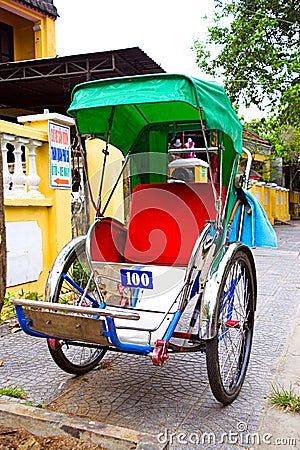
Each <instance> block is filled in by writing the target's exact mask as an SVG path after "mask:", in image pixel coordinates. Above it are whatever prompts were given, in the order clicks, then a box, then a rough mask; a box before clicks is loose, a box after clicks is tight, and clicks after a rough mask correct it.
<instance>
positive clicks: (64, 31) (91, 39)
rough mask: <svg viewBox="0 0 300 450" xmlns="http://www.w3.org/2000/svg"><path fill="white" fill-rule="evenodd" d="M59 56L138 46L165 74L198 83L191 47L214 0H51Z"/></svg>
mask: <svg viewBox="0 0 300 450" xmlns="http://www.w3.org/2000/svg"><path fill="white" fill-rule="evenodd" d="M54 4H55V6H56V7H57V10H58V13H59V16H60V17H59V18H58V19H57V20H56V49H57V54H58V55H59V56H65V55H72V54H79V53H89V52H101V51H106V50H117V49H122V48H128V47H140V48H141V49H142V50H143V51H144V52H145V53H147V55H148V56H149V57H150V58H152V59H153V60H154V61H155V62H156V63H158V64H159V65H161V67H162V68H163V69H164V70H166V72H173V73H184V74H187V75H192V76H198V77H200V78H203V75H204V74H203V73H201V71H200V69H199V68H198V67H197V65H196V63H195V54H194V52H193V51H192V50H190V47H191V46H192V45H193V40H194V39H196V38H198V37H200V36H202V37H203V36H205V27H206V24H205V21H204V20H203V19H202V17H203V16H204V15H205V14H211V12H212V9H213V7H212V5H213V0H204V1H203V0H202V1H201V0H182V1H178V0H149V1H147V2H144V1H142V0H105V1H101V0H84V1H83V0H54Z"/></svg>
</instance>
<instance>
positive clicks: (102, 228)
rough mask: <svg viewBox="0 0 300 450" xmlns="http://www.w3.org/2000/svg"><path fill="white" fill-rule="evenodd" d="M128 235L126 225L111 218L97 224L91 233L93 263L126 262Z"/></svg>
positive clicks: (101, 220)
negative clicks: (125, 250)
mask: <svg viewBox="0 0 300 450" xmlns="http://www.w3.org/2000/svg"><path fill="white" fill-rule="evenodd" d="M126 233H127V230H126V228H125V227H124V225H123V224H122V223H121V222H119V221H118V220H116V219H113V218H111V217H105V218H103V219H100V220H99V221H98V222H96V223H95V225H94V227H93V228H92V230H91V232H90V253H91V259H92V261H99V262H106V261H108V262H124V246H125V240H126Z"/></svg>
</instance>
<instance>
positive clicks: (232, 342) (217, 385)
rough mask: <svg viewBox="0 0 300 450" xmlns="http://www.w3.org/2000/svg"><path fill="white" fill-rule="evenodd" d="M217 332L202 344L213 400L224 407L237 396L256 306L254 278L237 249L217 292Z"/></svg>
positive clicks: (245, 255)
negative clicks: (203, 345) (204, 347)
mask: <svg viewBox="0 0 300 450" xmlns="http://www.w3.org/2000/svg"><path fill="white" fill-rule="evenodd" d="M217 301H218V332H217V336H216V337H215V338H213V339H211V340H209V341H207V344H206V363H207V372H208V379H209V383H210V387H211V390H212V393H213V394H214V396H215V398H216V399H217V400H218V401H219V402H221V403H223V404H224V405H227V404H229V403H231V402H233V400H235V399H236V397H237V396H238V395H239V392H240V390H241V387H242V384H243V382H244V379H245V375H246V371H247V366H248V362H249V358H250V352H251V344H252V337H253V327H254V312H255V305H256V275H255V267H254V264H252V261H251V259H250V256H249V253H248V251H245V250H243V249H239V250H237V251H236V253H235V254H234V255H233V256H232V258H231V260H230V261H229V263H228V265H227V268H226V269H225V272H224V275H223V277H222V281H221V284H220V288H219V291H218V297H217Z"/></svg>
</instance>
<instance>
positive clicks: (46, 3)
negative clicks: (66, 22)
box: [18, 0, 58, 18]
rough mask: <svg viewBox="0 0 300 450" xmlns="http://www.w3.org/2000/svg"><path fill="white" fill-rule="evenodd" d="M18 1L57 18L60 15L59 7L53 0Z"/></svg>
mask: <svg viewBox="0 0 300 450" xmlns="http://www.w3.org/2000/svg"><path fill="white" fill-rule="evenodd" d="M18 2H19V3H23V4H24V5H26V6H29V7H32V8H34V9H37V10H38V11H41V12H43V13H46V14H47V15H49V16H51V17H55V18H56V17H57V16H58V13H57V9H56V7H55V6H54V5H53V0H18Z"/></svg>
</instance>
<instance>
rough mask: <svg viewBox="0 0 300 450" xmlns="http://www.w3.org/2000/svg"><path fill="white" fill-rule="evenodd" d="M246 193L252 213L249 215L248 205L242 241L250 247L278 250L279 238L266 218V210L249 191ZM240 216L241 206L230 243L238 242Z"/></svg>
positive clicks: (233, 226)
mask: <svg viewBox="0 0 300 450" xmlns="http://www.w3.org/2000/svg"><path fill="white" fill-rule="evenodd" d="M244 193H245V196H246V199H247V202H248V204H249V207H251V212H250V213H247V210H249V207H248V206H247V205H246V207H245V214H244V219H243V228H242V235H241V239H240V241H241V242H243V243H244V244H246V245H248V246H249V247H268V248H276V247H277V236H276V233H275V231H274V228H273V227H272V225H271V224H270V222H269V220H268V218H267V216H266V213H265V210H264V209H263V207H262V206H261V204H260V203H259V201H258V200H257V199H256V198H255V197H254V196H253V195H252V194H251V193H250V192H249V191H244ZM240 214H241V205H240V206H239V207H238V210H237V212H236V214H235V216H234V219H233V222H232V225H231V234H230V236H229V241H230V242H234V241H237V240H238V232H239V223H240Z"/></svg>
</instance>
